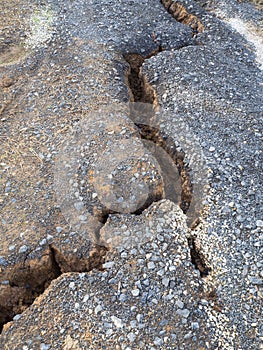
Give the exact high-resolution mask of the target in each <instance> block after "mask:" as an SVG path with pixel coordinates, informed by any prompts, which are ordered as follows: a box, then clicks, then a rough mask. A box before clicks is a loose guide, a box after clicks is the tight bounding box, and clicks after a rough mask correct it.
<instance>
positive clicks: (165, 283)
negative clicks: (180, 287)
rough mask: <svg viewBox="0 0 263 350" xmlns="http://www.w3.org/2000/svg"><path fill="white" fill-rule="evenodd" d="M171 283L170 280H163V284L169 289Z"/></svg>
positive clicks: (165, 278)
mask: <svg viewBox="0 0 263 350" xmlns="http://www.w3.org/2000/svg"><path fill="white" fill-rule="evenodd" d="M169 283H170V280H169V278H167V277H164V278H163V279H162V284H163V285H164V286H165V287H168V285H169Z"/></svg>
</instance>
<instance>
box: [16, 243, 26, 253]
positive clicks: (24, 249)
mask: <svg viewBox="0 0 263 350" xmlns="http://www.w3.org/2000/svg"><path fill="white" fill-rule="evenodd" d="M27 250H28V246H26V245H22V247H20V249H19V251H18V253H19V254H22V253H25V252H26V251H27Z"/></svg>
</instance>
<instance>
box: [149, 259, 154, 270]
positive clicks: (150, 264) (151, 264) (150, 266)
mask: <svg viewBox="0 0 263 350" xmlns="http://www.w3.org/2000/svg"><path fill="white" fill-rule="evenodd" d="M147 267H148V269H149V270H153V269H154V268H155V263H154V262H153V261H150V262H148V264H147Z"/></svg>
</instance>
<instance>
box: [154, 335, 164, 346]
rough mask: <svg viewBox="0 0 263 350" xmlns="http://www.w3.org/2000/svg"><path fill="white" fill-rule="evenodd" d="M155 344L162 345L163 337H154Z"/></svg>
mask: <svg viewBox="0 0 263 350" xmlns="http://www.w3.org/2000/svg"><path fill="white" fill-rule="evenodd" d="M153 343H154V345H156V346H160V345H162V344H163V340H162V339H161V338H159V337H156V338H155V339H154V342H153Z"/></svg>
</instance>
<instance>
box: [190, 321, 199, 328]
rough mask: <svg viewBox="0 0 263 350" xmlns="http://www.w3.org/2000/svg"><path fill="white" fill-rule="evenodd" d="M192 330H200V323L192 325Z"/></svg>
mask: <svg viewBox="0 0 263 350" xmlns="http://www.w3.org/2000/svg"><path fill="white" fill-rule="evenodd" d="M191 327H192V329H199V323H198V322H192V323H191Z"/></svg>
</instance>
